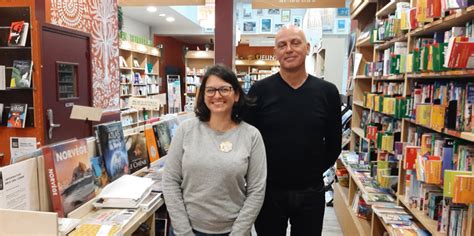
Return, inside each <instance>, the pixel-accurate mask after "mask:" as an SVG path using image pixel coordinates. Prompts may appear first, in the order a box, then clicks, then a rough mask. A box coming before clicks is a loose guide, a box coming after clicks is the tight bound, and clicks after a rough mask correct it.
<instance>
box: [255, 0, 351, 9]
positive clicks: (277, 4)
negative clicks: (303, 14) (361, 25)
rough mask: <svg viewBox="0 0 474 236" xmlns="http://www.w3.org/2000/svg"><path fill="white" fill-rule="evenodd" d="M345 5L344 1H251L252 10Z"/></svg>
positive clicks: (338, 6) (337, 6)
mask: <svg viewBox="0 0 474 236" xmlns="http://www.w3.org/2000/svg"><path fill="white" fill-rule="evenodd" d="M345 5H346V1H345V0H252V8H253V9H274V8H340V7H345Z"/></svg>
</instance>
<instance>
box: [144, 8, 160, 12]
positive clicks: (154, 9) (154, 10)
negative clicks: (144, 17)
mask: <svg viewBox="0 0 474 236" xmlns="http://www.w3.org/2000/svg"><path fill="white" fill-rule="evenodd" d="M146 10H147V11H148V12H156V11H157V10H158V9H157V8H156V7H147V8H146Z"/></svg>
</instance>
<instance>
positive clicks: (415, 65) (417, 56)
mask: <svg viewBox="0 0 474 236" xmlns="http://www.w3.org/2000/svg"><path fill="white" fill-rule="evenodd" d="M420 59H421V58H420V50H418V49H415V50H414V51H413V72H419V71H420V63H421V62H420Z"/></svg>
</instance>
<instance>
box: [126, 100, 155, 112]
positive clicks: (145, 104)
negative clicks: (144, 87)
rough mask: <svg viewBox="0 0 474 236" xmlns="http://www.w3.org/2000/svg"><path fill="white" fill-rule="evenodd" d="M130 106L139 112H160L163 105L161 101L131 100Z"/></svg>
mask: <svg viewBox="0 0 474 236" xmlns="http://www.w3.org/2000/svg"><path fill="white" fill-rule="evenodd" d="M129 104H130V107H132V108H135V109H138V110H142V109H145V110H159V109H160V105H161V103H160V100H158V99H149V98H130V100H129Z"/></svg>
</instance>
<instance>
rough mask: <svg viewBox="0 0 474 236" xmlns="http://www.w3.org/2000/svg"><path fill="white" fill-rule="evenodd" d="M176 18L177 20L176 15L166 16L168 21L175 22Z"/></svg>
mask: <svg viewBox="0 0 474 236" xmlns="http://www.w3.org/2000/svg"><path fill="white" fill-rule="evenodd" d="M174 20H175V19H174V17H171V16H168V17H166V21H168V22H173V21H174Z"/></svg>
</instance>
